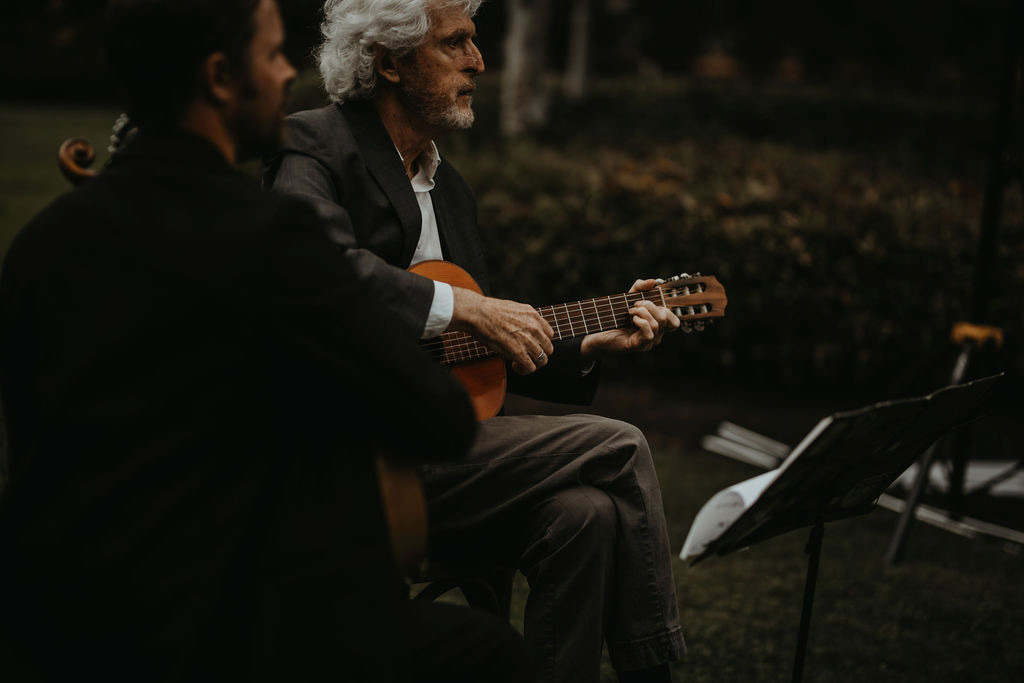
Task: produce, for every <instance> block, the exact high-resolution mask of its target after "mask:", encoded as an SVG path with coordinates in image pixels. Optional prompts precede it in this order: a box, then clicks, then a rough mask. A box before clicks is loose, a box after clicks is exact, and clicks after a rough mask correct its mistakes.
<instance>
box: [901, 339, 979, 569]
mask: <svg viewBox="0 0 1024 683" xmlns="http://www.w3.org/2000/svg"><path fill="white" fill-rule="evenodd" d="M972 349H973V346H972V345H971V344H970V343H967V344H965V345H964V347H963V348H962V349H961V351H960V355H959V356H957V359H956V365H955V366H954V367H953V374H952V376H951V377H950V378H949V383H950V384H960V383H961V382H962V381H963V379H964V375H965V374H966V373H967V365H968V363H969V361H970V360H971V351H972ZM938 447H939V442H935V443H933V444H932V445H931V446H929V448H928V450H927V451H925V452H924V455H922V456H921V459H920V460H918V461H917V467H918V470H917V477H916V478H915V479H914V487H913V488H912V489H911V490H910V494H909V495H908V496H907V504H906V505H905V506H904V507H903V512H901V513H900V519H899V521H898V522H897V523H896V531H894V532H893V535H892V538H891V539H890V540H889V547H888V549H886V551H885V561H886V562H887V563H889V564H897V563H898V562H899V561H900V560H902V559H903V550H904V549H905V548H906V545H907V536H908V535H910V524H911V522H913V520H914V510H916V509H917V504H918V503H919V502H920V501H921V494H923V493H924V489H925V487H926V486H927V485H928V475H929V473H930V472H931V470H932V464H933V463H934V462H935V455H936V452H937V451H938Z"/></svg>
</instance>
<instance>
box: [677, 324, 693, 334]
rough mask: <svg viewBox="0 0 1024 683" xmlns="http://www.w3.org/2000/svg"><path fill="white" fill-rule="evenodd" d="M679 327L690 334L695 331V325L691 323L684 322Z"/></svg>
mask: <svg viewBox="0 0 1024 683" xmlns="http://www.w3.org/2000/svg"><path fill="white" fill-rule="evenodd" d="M679 329H681V330H682V331H683V332H685V333H686V334H690V333H691V332H693V325H692V324H691V323H683V324H682V325H680V326H679Z"/></svg>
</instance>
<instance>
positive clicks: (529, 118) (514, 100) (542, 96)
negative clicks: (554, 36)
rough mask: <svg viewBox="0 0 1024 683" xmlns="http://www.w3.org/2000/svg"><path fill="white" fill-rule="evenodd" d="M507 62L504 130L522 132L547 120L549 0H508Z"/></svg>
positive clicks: (503, 93) (510, 133)
mask: <svg viewBox="0 0 1024 683" xmlns="http://www.w3.org/2000/svg"><path fill="white" fill-rule="evenodd" d="M506 6H507V7H508V28H507V29H506V33H505V66H504V71H503V72H502V78H501V132H502V134H503V135H506V136H513V135H519V134H521V133H524V132H526V131H527V130H529V129H530V128H534V127H536V126H539V125H542V124H544V123H545V122H546V121H547V117H548V104H549V103H550V99H551V94H550V92H549V91H548V87H547V79H546V78H545V73H544V72H545V67H546V66H547V50H546V45H547V34H548V30H547V29H548V20H549V18H550V11H549V9H548V3H547V2H546V0H508V3H507V5H506Z"/></svg>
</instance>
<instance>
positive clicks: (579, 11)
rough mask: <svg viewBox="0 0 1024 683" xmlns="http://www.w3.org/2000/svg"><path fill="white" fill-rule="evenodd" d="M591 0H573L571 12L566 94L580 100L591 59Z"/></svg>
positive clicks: (566, 64)
mask: <svg viewBox="0 0 1024 683" xmlns="http://www.w3.org/2000/svg"><path fill="white" fill-rule="evenodd" d="M589 52H590V0H573V2H572V8H571V9H570V14H569V53H568V55H567V56H566V61H565V82H564V84H563V87H564V88H565V96H566V97H567V98H568V99H570V100H578V99H580V98H581V97H583V95H584V94H586V89H587V65H588V61H589V59H590V54H589Z"/></svg>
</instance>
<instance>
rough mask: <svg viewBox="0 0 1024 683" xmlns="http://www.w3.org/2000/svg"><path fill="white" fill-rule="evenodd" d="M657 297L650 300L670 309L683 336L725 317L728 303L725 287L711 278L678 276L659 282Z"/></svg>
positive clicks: (683, 274) (713, 277) (698, 275)
mask: <svg viewBox="0 0 1024 683" xmlns="http://www.w3.org/2000/svg"><path fill="white" fill-rule="evenodd" d="M656 288H657V289H659V290H660V292H659V296H661V297H662V301H658V300H657V298H656V297H650V299H651V301H653V302H654V303H660V304H662V305H663V306H667V307H669V308H671V309H672V311H673V313H675V314H676V315H677V316H678V317H679V319H680V320H681V321H682V330H683V332H692V331H693V330H698V331H700V330H703V329H704V325H705V324H706V323H710V322H713V321H714V319H715V318H721V317H723V316H724V315H725V307H726V305H727V304H728V303H729V299H728V298H727V297H726V296H725V287H723V286H722V283H720V282H719V281H718V279H717V278H716V277H715V276H714V275H701V274H700V273H697V274H695V275H689V274H687V273H681V274H679V275H674V276H672V277H670V278H668V279H666V280H661V279H659V280H658V284H657V287H656Z"/></svg>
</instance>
